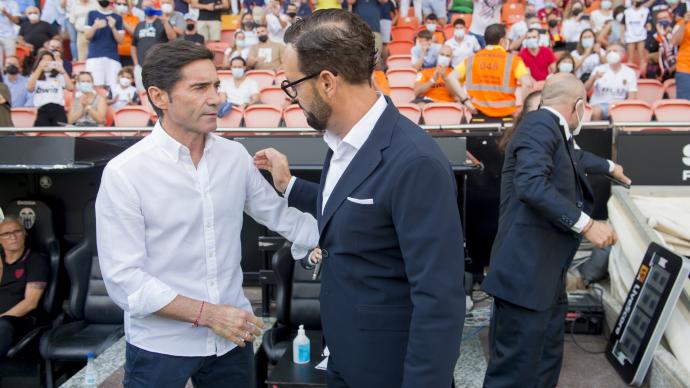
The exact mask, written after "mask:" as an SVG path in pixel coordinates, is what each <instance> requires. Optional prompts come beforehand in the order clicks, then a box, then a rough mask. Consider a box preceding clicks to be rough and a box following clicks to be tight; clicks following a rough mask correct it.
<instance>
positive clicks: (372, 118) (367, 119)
mask: <svg viewBox="0 0 690 388" xmlns="http://www.w3.org/2000/svg"><path fill="white" fill-rule="evenodd" d="M387 106H388V103H387V102H386V98H385V97H384V96H383V94H379V97H378V99H377V100H376V102H375V103H374V105H373V106H372V107H371V108H370V109H369V111H368V112H367V113H366V114H364V116H362V118H361V119H359V121H358V122H357V123H356V124H355V125H354V126H353V127H352V129H350V132H348V133H347V135H345V137H344V138H343V139H341V138H340V137H339V136H338V135H336V134H334V133H332V132H330V131H326V133H325V134H324V135H323V140H324V141H325V142H326V144H328V148H330V149H331V150H332V151H333V152H335V151H336V150H337V149H338V146H339V145H340V143H341V142H343V143H345V144H347V145H349V146H350V147H352V148H354V149H355V150H357V151H359V149H360V148H362V146H363V145H364V143H365V142H366V141H367V139H368V138H369V135H371V131H373V130H374V126H375V125H376V122H377V121H379V118H381V115H383V111H385V110H386V107H387Z"/></svg>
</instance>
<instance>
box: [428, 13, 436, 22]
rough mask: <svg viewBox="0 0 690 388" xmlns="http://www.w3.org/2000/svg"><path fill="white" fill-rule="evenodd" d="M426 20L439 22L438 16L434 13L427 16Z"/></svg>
mask: <svg viewBox="0 0 690 388" xmlns="http://www.w3.org/2000/svg"><path fill="white" fill-rule="evenodd" d="M426 20H438V16H436V14H435V13H433V12H432V13H430V14H428V15H426Z"/></svg>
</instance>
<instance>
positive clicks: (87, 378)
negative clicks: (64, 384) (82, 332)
mask: <svg viewBox="0 0 690 388" xmlns="http://www.w3.org/2000/svg"><path fill="white" fill-rule="evenodd" d="M95 358H96V355H95V354H93V353H91V352H89V353H88V354H87V355H86V373H84V386H86V387H95V386H96V385H97V383H98V371H97V370H96V364H95V362H94V359H95Z"/></svg>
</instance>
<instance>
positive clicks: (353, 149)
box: [285, 94, 388, 213]
mask: <svg viewBox="0 0 690 388" xmlns="http://www.w3.org/2000/svg"><path fill="white" fill-rule="evenodd" d="M387 106H388V103H387V102H386V98H385V97H384V96H383V94H381V95H379V98H378V99H377V100H376V102H375V103H374V105H372V107H371V108H370V109H369V111H367V113H366V114H365V115H364V116H362V118H361V119H359V121H358V122H357V123H356V124H355V125H354V126H353V127H352V129H350V132H348V133H347V135H345V137H344V138H342V139H341V138H340V137H339V136H338V135H336V134H334V133H331V132H330V131H326V133H325V134H324V135H323V140H324V141H325V142H326V144H327V145H328V148H330V149H331V150H332V151H333V156H332V157H331V163H330V165H329V167H328V174H327V175H326V182H325V183H324V186H323V201H322V203H321V212H322V213H323V209H325V208H326V203H327V202H328V199H329V198H330V197H331V194H332V193H333V189H335V185H337V184H338V181H339V180H340V177H342V176H343V174H344V173H345V170H347V166H349V165H350V162H352V159H354V158H355V155H357V151H359V149H360V148H362V146H363V145H364V143H365V142H366V141H367V139H368V138H369V135H371V131H372V130H374V126H375V125H376V122H377V121H379V119H380V118H381V115H383V112H384V111H385V110H386V107H387ZM295 180H296V178H295V177H294V176H293V177H292V178H291V179H290V183H289V184H288V187H287V190H285V197H289V196H290V191H291V190H292V186H293V185H294V183H295Z"/></svg>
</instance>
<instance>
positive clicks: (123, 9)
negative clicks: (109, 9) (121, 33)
mask: <svg viewBox="0 0 690 388" xmlns="http://www.w3.org/2000/svg"><path fill="white" fill-rule="evenodd" d="M115 10H116V11H117V13H127V11H129V10H128V9H127V6H126V5H124V4H118V5H116V6H115Z"/></svg>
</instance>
